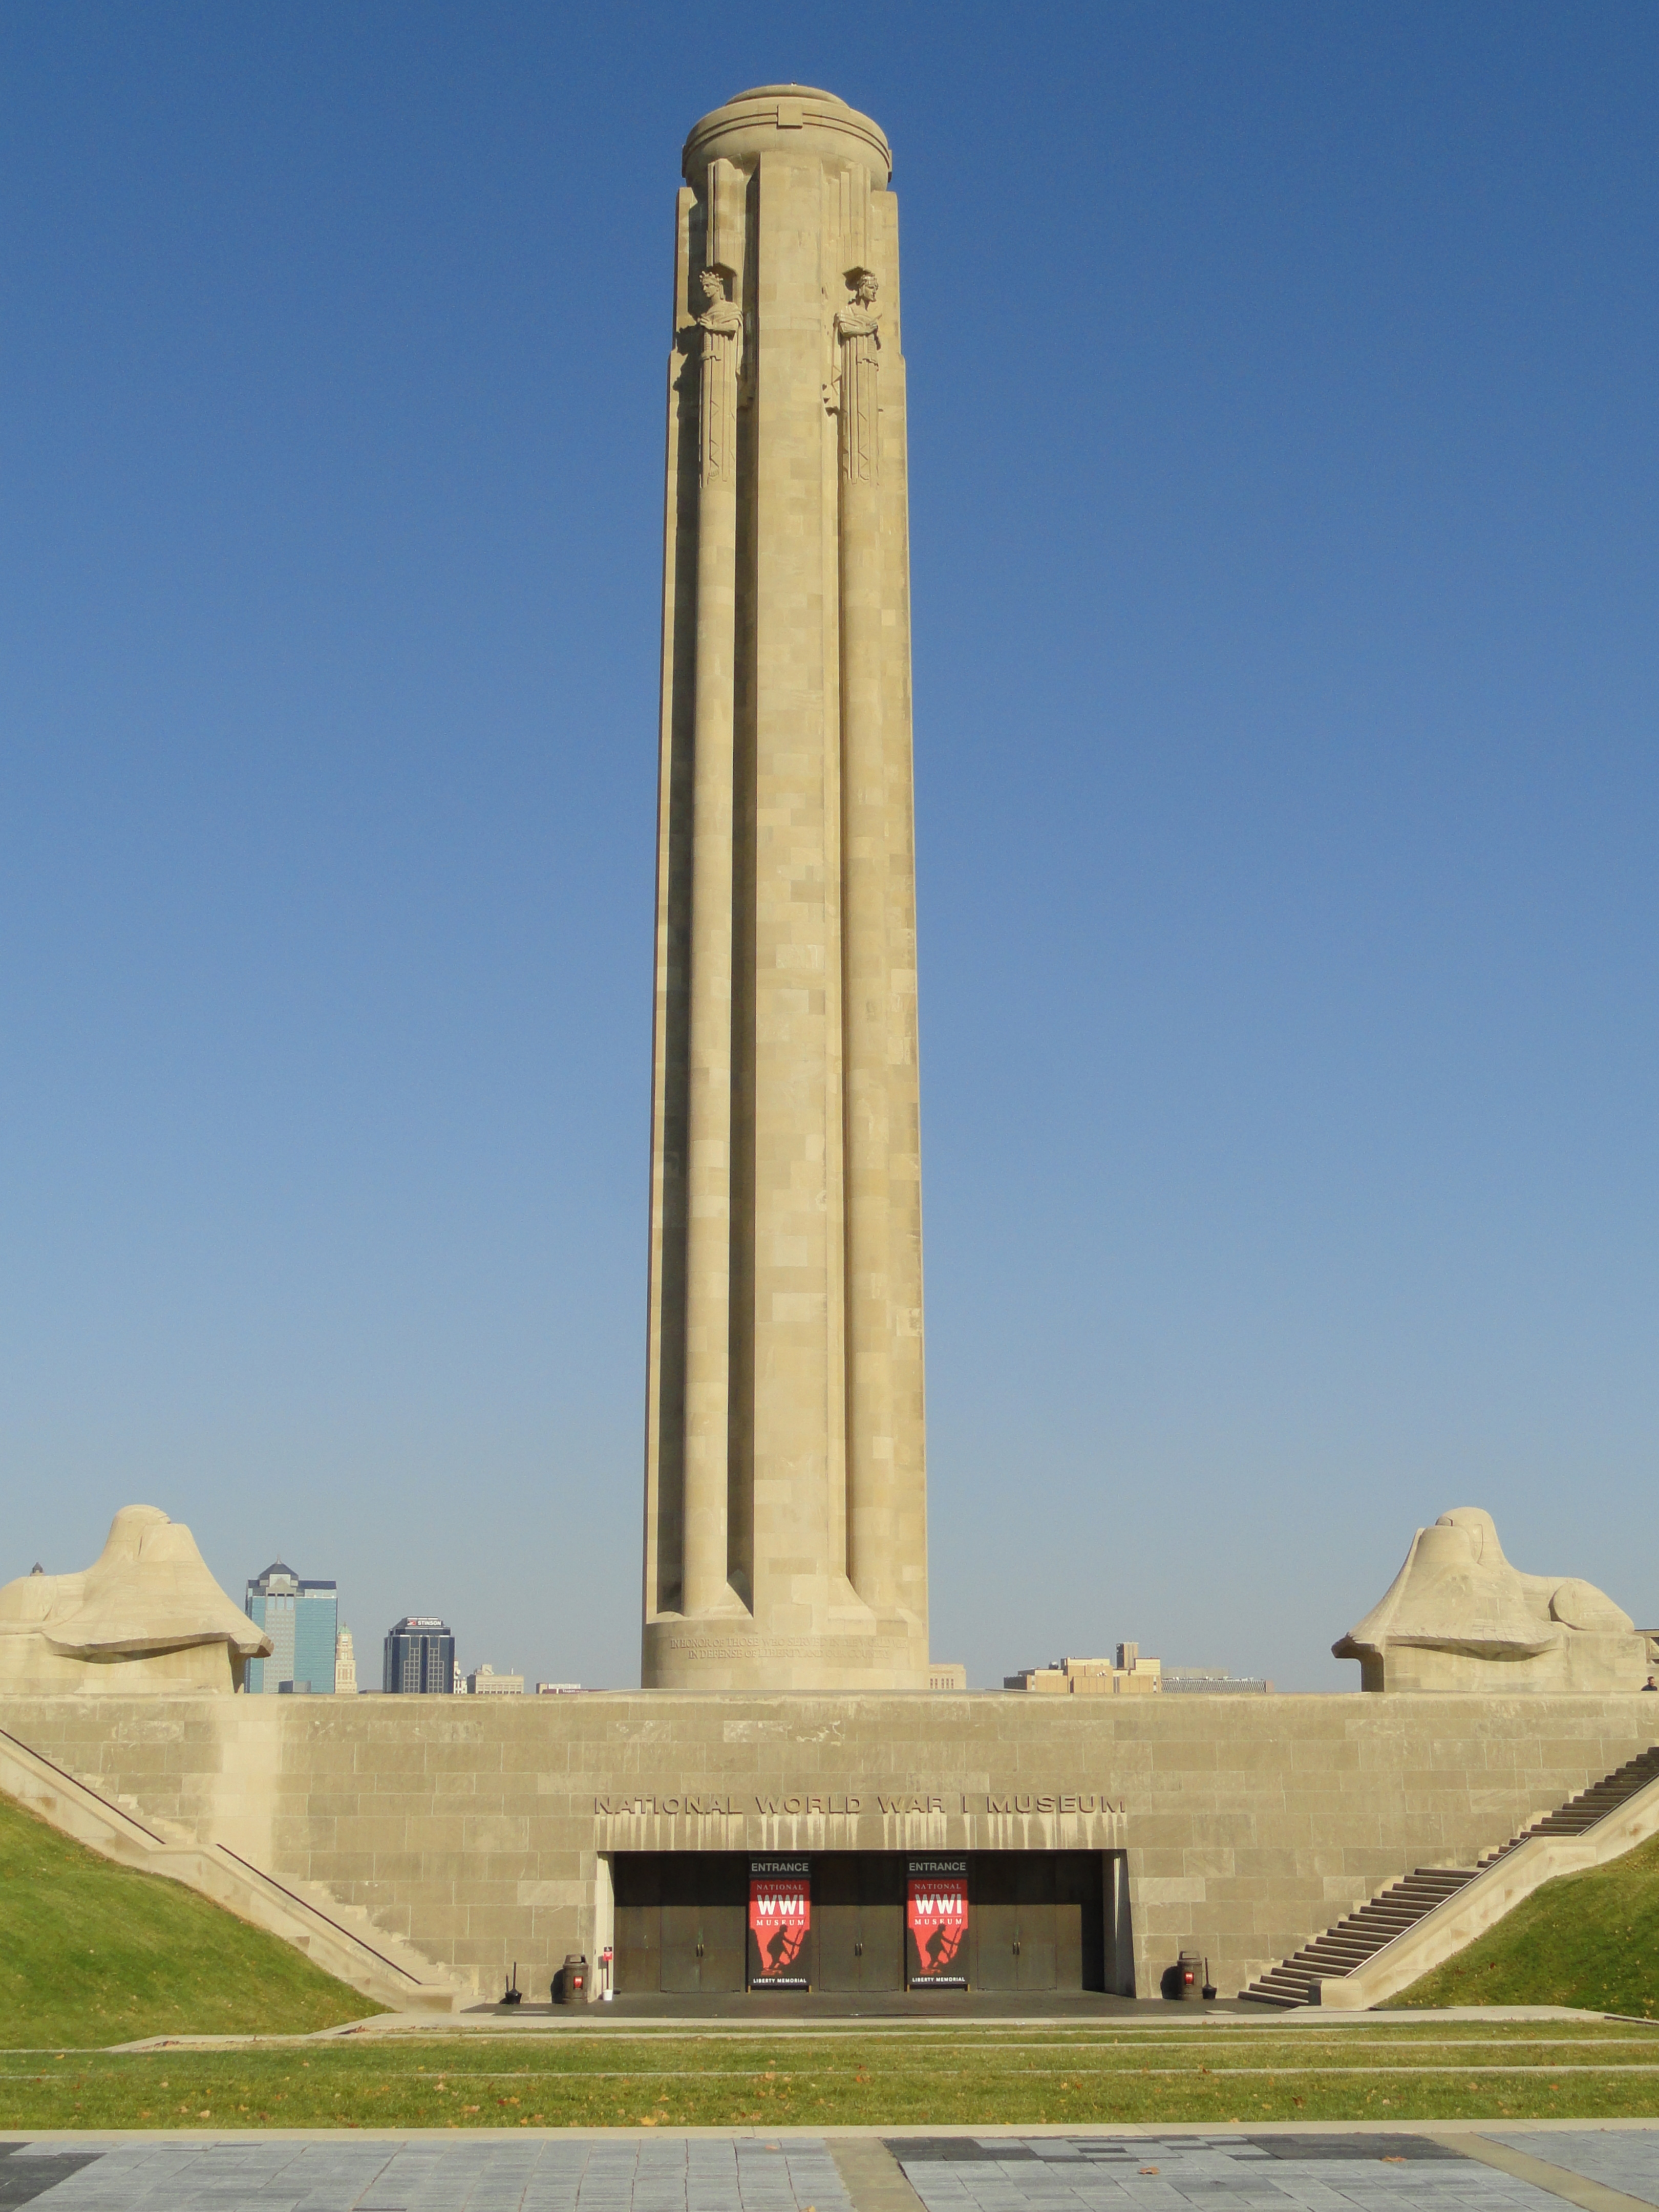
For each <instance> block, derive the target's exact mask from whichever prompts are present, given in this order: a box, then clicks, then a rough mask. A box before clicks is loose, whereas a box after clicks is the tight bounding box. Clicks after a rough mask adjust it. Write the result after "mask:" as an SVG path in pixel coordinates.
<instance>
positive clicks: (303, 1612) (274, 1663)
mask: <svg viewBox="0 0 1659 2212" xmlns="http://www.w3.org/2000/svg"><path fill="white" fill-rule="evenodd" d="M243 1609H244V1611H245V1612H246V1614H247V1616H248V1619H249V1620H252V1621H253V1622H254V1623H256V1624H257V1626H259V1627H260V1628H263V1629H264V1632H265V1634H266V1635H267V1636H268V1637H270V1640H271V1642H272V1643H273V1644H275V1645H276V1650H274V1651H273V1652H272V1653H271V1655H270V1658H269V1659H250V1660H249V1661H248V1662H247V1674H246V1682H247V1688H248V1692H249V1694H250V1696H258V1695H260V1694H262V1693H263V1694H264V1695H266V1696H270V1695H272V1694H274V1693H277V1692H284V1691H286V1692H290V1693H297V1694H300V1695H301V1696H303V1695H305V1694H306V1693H307V1692H309V1693H310V1694H311V1695H312V1696H313V1697H323V1696H328V1697H332V1696H333V1694H334V1643H335V1636H336V1632H337V1630H338V1627H339V1625H340V1607H339V1597H338V1593H337V1588H336V1585H335V1584H334V1583H312V1582H301V1579H300V1577H298V1576H297V1575H296V1574H295V1571H294V1570H293V1568H292V1567H287V1566H284V1565H283V1562H282V1561H281V1560H280V1559H273V1560H272V1562H271V1564H270V1566H268V1567H267V1568H266V1569H265V1571H264V1574H262V1575H256V1576H255V1577H254V1578H253V1580H252V1582H250V1583H249V1584H248V1586H247V1595H246V1598H245V1600H244V1601H243Z"/></svg>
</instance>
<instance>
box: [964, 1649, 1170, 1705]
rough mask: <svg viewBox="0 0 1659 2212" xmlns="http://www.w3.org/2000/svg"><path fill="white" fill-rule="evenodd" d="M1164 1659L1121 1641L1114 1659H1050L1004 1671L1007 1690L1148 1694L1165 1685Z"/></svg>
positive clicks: (1088, 1695)
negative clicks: (1145, 1654) (1015, 1671)
mask: <svg viewBox="0 0 1659 2212" xmlns="http://www.w3.org/2000/svg"><path fill="white" fill-rule="evenodd" d="M1163 1673H1164V1669H1163V1662H1161V1661H1160V1660H1157V1659H1153V1658H1150V1657H1147V1658H1143V1657H1142V1656H1141V1651H1140V1646H1139V1644H1119V1645H1118V1647H1117V1656H1116V1658H1115V1659H1051V1660H1050V1661H1049V1662H1048V1665H1047V1666H1046V1667H1025V1668H1022V1669H1021V1670H1020V1672H1019V1673H1018V1674H1005V1675H1004V1676H1003V1678H1002V1686H1003V1688H1004V1689H1005V1690H1026V1691H1031V1692H1036V1693H1037V1694H1039V1695H1047V1696H1048V1697H1061V1698H1064V1697H1084V1698H1098V1697H1108V1698H1110V1697H1134V1698H1139V1697H1146V1696H1147V1695H1149V1694H1151V1693H1152V1692H1156V1691H1158V1690H1160V1689H1161V1688H1162V1687H1163Z"/></svg>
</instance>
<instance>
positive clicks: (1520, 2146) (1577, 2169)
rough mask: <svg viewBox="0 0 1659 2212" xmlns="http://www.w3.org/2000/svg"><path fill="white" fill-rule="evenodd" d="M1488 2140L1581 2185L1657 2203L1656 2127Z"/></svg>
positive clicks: (1496, 2134)
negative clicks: (1574, 2177) (1541, 2161)
mask: <svg viewBox="0 0 1659 2212" xmlns="http://www.w3.org/2000/svg"><path fill="white" fill-rule="evenodd" d="M1486 2133H1487V2134H1489V2135H1490V2136H1492V2141H1493V2142H1501V2143H1506V2144H1507V2145H1508V2146H1509V2148H1510V2149H1511V2150H1523V2151H1526V2152H1528V2154H1530V2155H1531V2156H1532V2157H1534V2158H1541V2159H1544V2160H1547V2162H1548V2163H1549V2164H1550V2165H1551V2166H1565V2168H1566V2170H1567V2172H1569V2173H1576V2174H1577V2175H1579V2176H1580V2178H1581V2179H1583V2180H1585V2181H1599V2182H1601V2185H1603V2187H1604V2188H1607V2189H1622V2190H1623V2191H1624V2192H1625V2194H1626V2197H1640V2198H1641V2200H1642V2202H1643V2203H1644V2204H1659V2128H1654V2129H1641V2130H1636V2129H1626V2128H1583V2129H1578V2128H1574V2129H1571V2130H1568V2129H1565V2128H1552V2129H1551V2130H1549V2132H1548V2133H1547V2134H1545V2133H1543V2132H1541V2131H1540V2130H1535V2129H1534V2130H1516V2131H1515V2132H1514V2133H1512V2134H1510V2133H1501V2132H1500V2131H1499V2130H1498V2129H1496V2128H1491V2129H1488V2130H1486Z"/></svg>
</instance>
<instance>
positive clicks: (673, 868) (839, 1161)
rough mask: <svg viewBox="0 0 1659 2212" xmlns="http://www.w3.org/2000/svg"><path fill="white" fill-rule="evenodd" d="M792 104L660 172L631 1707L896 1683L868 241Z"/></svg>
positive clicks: (904, 1279) (880, 161) (902, 1630)
mask: <svg viewBox="0 0 1659 2212" xmlns="http://www.w3.org/2000/svg"><path fill="white" fill-rule="evenodd" d="M891 170H892V161H891V156H890V152H889V149H888V145H887V141H886V139H885V138H884V136H883V135H882V133H881V131H879V130H878V127H877V126H876V125H875V124H873V123H872V122H871V120H870V119H869V118H868V117H867V116H864V115H860V114H858V113H856V112H854V110H853V109H852V108H850V107H848V106H847V105H846V104H845V102H844V101H842V100H837V99H836V98H834V97H833V96H832V95H831V94H829V93H824V92H816V91H813V90H812V89H811V88H810V87H808V86H805V85H793V84H790V85H766V86H763V87H761V88H758V89H757V90H755V91H753V92H746V93H743V94H739V95H738V98H737V99H735V100H730V101H728V102H727V103H726V106H723V107H719V108H716V109H715V110H714V112H713V114H711V115H707V116H705V117H704V118H703V119H702V122H701V123H699V124H697V125H696V127H695V128H694V129H693V131H692V132H691V135H690V137H689V138H688V139H687V141H686V144H685V152H684V176H685V185H684V189H683V190H682V191H681V192H680V195H679V203H678V223H677V227H676V236H675V251H674V343H673V347H672V350H671V354H670V357H669V365H668V395H667V398H668V469H667V500H666V521H665V545H664V561H663V641H662V728H661V768H660V777H661V781H660V798H659V830H658V876H657V942H656V1031H655V1040H656V1041H655V1055H654V1079H653V1089H654V1096H653V1119H652V1190H651V1295H650V1328H649V1347H650V1348H649V1376H648V1387H647V1447H646V1513H645V1522H646V1526H645V1629H644V1650H643V1662H642V1666H643V1679H644V1681H645V1682H646V1684H647V1686H660V1687H681V1688H709V1689H747V1690H755V1689H761V1690H764V1689H803V1690H806V1689H811V1690H822V1689H860V1688H866V1689H893V1688H925V1687H926V1686H927V1492H926V1465H925V1449H924V1439H923V1418H922V1331H921V1153H920V1141H919V1133H918V1100H917V1082H916V995H915V971H916V959H915V866H914V860H913V843H912V823H913V807H912V796H911V769H910V615H909V555H908V524H907V493H906V464H905V403H904V359H903V354H902V319H901V314H902V311H901V295H900V287H899V267H898V209H897V203H896V199H895V197H894V195H893V193H892V191H890V188H889V187H890V176H891Z"/></svg>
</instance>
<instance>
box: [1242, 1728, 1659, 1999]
mask: <svg viewBox="0 0 1659 2212" xmlns="http://www.w3.org/2000/svg"><path fill="white" fill-rule="evenodd" d="M1656 1834H1659V1746H1655V1747H1654V1748H1653V1749H1651V1750H1649V1751H1644V1753H1642V1754H1641V1756H1640V1757H1639V1758H1638V1759H1631V1760H1629V1761H1628V1762H1627V1763H1626V1765H1623V1766H1621V1767H1620V1768H1619V1769H1618V1770H1617V1771H1615V1772H1614V1773H1612V1774H1609V1775H1607V1777H1606V1778H1605V1779H1604V1780H1602V1781H1601V1782H1598V1783H1595V1784H1593V1785H1592V1787H1591V1788H1589V1790H1583V1791H1581V1792H1580V1794H1579V1795H1578V1796H1577V1797H1574V1798H1572V1799H1571V1800H1570V1801H1569V1802H1567V1803H1566V1804H1565V1805H1561V1806H1558V1807H1557V1808H1556V1810H1555V1811H1554V1812H1553V1813H1548V1814H1545V1815H1544V1817H1543V1818H1542V1819H1541V1820H1535V1821H1534V1823H1533V1825H1532V1826H1530V1827H1529V1828H1527V1829H1525V1830H1523V1831H1522V1833H1521V1834H1520V1835H1518V1836H1511V1837H1510V1840H1509V1841H1508V1843H1506V1844H1500V1845H1499V1847H1498V1849H1497V1850H1492V1851H1488V1852H1487V1853H1486V1856H1485V1857H1483V1858H1482V1859H1480V1861H1479V1863H1477V1864H1476V1865H1474V1866H1472V1867H1419V1869H1418V1870H1417V1871H1416V1872H1415V1873H1414V1874H1410V1875H1407V1876H1406V1878H1405V1879H1404V1881H1397V1882H1395V1883H1394V1884H1393V1885H1392V1887H1389V1888H1388V1889H1385V1890H1383V1892H1381V1893H1380V1894H1379V1895H1377V1896H1376V1897H1374V1898H1372V1899H1371V1900H1370V1903H1369V1904H1368V1905H1361V1906H1360V1908H1359V1910H1358V1911H1357V1912H1351V1913H1349V1914H1348V1916H1347V1917H1346V1919H1344V1920H1339V1921H1338V1922H1337V1923H1336V1925H1335V1926H1334V1928H1328V1929H1326V1931H1325V1933H1324V1934H1323V1935H1322V1936H1319V1937H1317V1938H1316V1940H1315V1941H1314V1942H1311V1943H1310V1944H1307V1945H1305V1946H1304V1948H1303V1949H1301V1950H1300V1951H1298V1952H1297V1953H1296V1954H1295V1955H1294V1956H1293V1957H1291V1958H1289V1959H1286V1960H1284V1961H1283V1962H1282V1963H1281V1964H1280V1965H1279V1966H1275V1967H1274V1968H1273V1971H1272V1972H1271V1973H1267V1974H1264V1975H1262V1977H1261V1979H1260V1980H1259V1981H1255V1982H1252V1983H1251V1984H1250V1986H1249V1989H1247V1990H1241V1991H1240V1992H1239V1994H1240V1996H1244V1997H1254V1998H1256V1999H1258V2000H1259V2001H1260V2002H1262V2003H1265V2004H1274V2005H1279V2006H1291V2005H1305V2004H1317V2005H1326V2006H1329V2007H1332V2008H1335V2009H1338V2010H1341V2011H1351V2012H1364V2011H1365V2010H1367V2009H1368V2008H1370V2006H1372V2005H1376V2004H1381V2003H1383V2002H1384V2001H1385V2000H1386V1999H1387V1998H1389V1997H1391V1996H1397V1995H1398V1994H1399V1992H1400V1991H1401V1990H1403V1989H1408V1988H1409V1987H1410V1985H1411V1984H1412V1983H1413V1982H1414V1981H1417V1980H1419V1978H1421V1977H1422V1976H1423V1975H1424V1974H1426V1973H1428V1972H1430V1971H1431V1968H1433V1967H1435V1966H1440V1965H1442V1964H1443V1962H1444V1961H1445V1960H1448V1959H1449V1958H1452V1957H1454V1956H1455V1954H1457V1953H1458V1952H1459V1951H1461V1950H1462V1949H1463V1948H1465V1946H1466V1945H1468V1944H1469V1943H1472V1942H1474V1938H1475V1937H1476V1936H1480V1935H1484V1934H1485V1932H1486V1929H1488V1928H1490V1927H1492V1925H1493V1924H1494V1923H1496V1922H1498V1921H1499V1920H1501V1919H1502V1918H1503V1917H1504V1914H1505V1913H1506V1912H1508V1911H1510V1909H1511V1908H1512V1907H1513V1906H1515V1905H1519V1904H1520V1902H1521V1900H1522V1898H1524V1897H1530V1896H1531V1894H1532V1893H1533V1891H1534V1890H1535V1889H1537V1888H1539V1887H1541V1886H1542V1884H1543V1883H1545V1882H1547V1881H1554V1880H1555V1878H1556V1876H1557V1875H1563V1874H1576V1873H1579V1872H1582V1871H1583V1869H1585V1868H1588V1867H1595V1866H1603V1865H1605V1864H1606V1863H1607V1861H1608V1860H1610V1859H1615V1858H1619V1857H1622V1855H1623V1854H1624V1853H1625V1852H1626V1851H1628V1850H1633V1849H1634V1848H1635V1846H1636V1845H1637V1844H1641V1843H1645V1842H1646V1841H1647V1839H1648V1838H1649V1837H1650V1836H1652V1835H1656Z"/></svg>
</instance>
